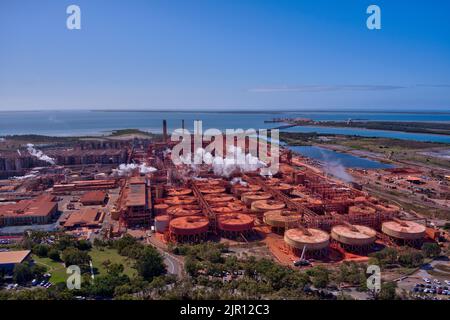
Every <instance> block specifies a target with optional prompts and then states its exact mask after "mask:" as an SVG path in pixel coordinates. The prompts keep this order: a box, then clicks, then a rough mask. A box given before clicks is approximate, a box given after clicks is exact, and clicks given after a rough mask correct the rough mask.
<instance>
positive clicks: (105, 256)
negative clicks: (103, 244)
mask: <svg viewBox="0 0 450 320" xmlns="http://www.w3.org/2000/svg"><path fill="white" fill-rule="evenodd" d="M89 255H90V256H91V258H92V264H93V265H94V268H96V269H97V271H98V272H99V273H100V274H102V273H105V272H106V268H105V266H104V265H103V263H104V262H105V261H107V260H109V261H110V262H111V263H117V264H122V265H123V267H124V271H123V273H124V274H126V275H128V276H130V277H132V276H134V275H136V273H137V272H136V269H134V263H135V262H134V261H133V260H132V259H129V258H127V257H123V256H121V255H120V254H119V253H118V252H117V250H115V249H107V248H105V249H103V248H93V249H92V250H91V251H90V252H89Z"/></svg>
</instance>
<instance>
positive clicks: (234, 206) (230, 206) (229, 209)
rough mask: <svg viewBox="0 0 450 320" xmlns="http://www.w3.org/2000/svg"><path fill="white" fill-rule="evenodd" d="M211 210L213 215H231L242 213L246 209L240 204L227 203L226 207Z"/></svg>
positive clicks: (234, 202) (214, 207)
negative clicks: (232, 213)
mask: <svg viewBox="0 0 450 320" xmlns="http://www.w3.org/2000/svg"><path fill="white" fill-rule="evenodd" d="M211 209H212V211H214V212H215V213H231V212H239V211H244V209H246V207H245V206H244V204H242V203H241V202H238V201H233V202H229V203H227V204H226V205H222V206H213V207H212V208H211Z"/></svg>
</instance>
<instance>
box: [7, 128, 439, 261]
mask: <svg viewBox="0 0 450 320" xmlns="http://www.w3.org/2000/svg"><path fill="white" fill-rule="evenodd" d="M182 125H183V127H184V122H183V124H182ZM238 138H239V137H235V138H234V139H231V141H232V145H231V149H233V150H235V151H236V150H238V151H239V152H241V153H242V154H244V155H247V154H248V145H245V146H244V150H241V149H239V148H240V147H239V145H238V143H237V141H238ZM249 139H255V140H256V141H257V143H261V141H258V137H252V138H249V137H244V140H243V141H246V142H247V143H248V142H249ZM224 141H225V140H224ZM264 141H265V140H264ZM3 143H4V144H6V143H8V142H3ZM176 143H177V142H174V141H171V139H170V138H169V135H168V130H167V122H166V121H163V134H162V136H161V137H158V138H142V137H140V138H137V137H134V138H130V139H122V140H120V141H117V140H113V139H108V138H104V139H100V141H98V142H95V141H78V142H77V143H76V144H75V145H74V144H72V143H69V144H66V145H65V144H63V143H59V144H57V145H52V146H49V147H46V148H45V149H44V150H39V149H38V148H39V146H34V145H31V144H26V145H25V149H23V150H20V149H18V150H17V152H16V153H14V154H13V153H12V152H6V153H3V152H2V154H1V162H0V163H2V164H3V165H2V166H1V167H0V173H1V174H2V175H3V177H9V179H4V180H1V181H0V187H1V189H0V190H1V192H0V201H1V205H0V227H1V228H2V232H3V234H7V235H14V234H16V235H18V234H20V233H22V232H23V231H24V230H28V229H29V228H36V227H37V230H45V231H63V232H66V233H69V234H71V235H75V236H76V237H78V238H80V239H86V240H90V241H93V240H94V239H96V238H99V239H114V238H120V237H122V236H124V235H125V234H133V232H140V234H143V235H144V237H152V239H153V240H152V241H153V242H158V243H160V244H163V245H166V246H167V245H168V244H173V245H177V244H187V245H189V244H196V243H202V242H207V241H212V242H216V243H227V244H229V245H239V244H245V245H249V246H251V245H252V244H256V243H259V244H261V243H262V244H264V245H265V246H266V248H267V249H268V251H269V252H270V253H271V255H272V257H273V259H274V260H275V261H278V262H279V263H281V264H284V265H289V266H291V265H292V263H293V262H298V261H301V262H302V263H303V264H305V265H310V264H314V263H335V262H338V261H343V260H347V259H350V260H351V259H352V258H355V257H357V258H358V259H364V257H365V259H366V260H367V256H368V254H370V253H371V252H375V251H377V250H380V248H384V247H390V246H403V245H406V246H410V247H416V248H419V247H420V246H421V245H422V244H423V243H424V241H425V242H426V241H434V240H436V235H437V234H439V231H438V230H437V229H435V228H433V226H431V225H429V224H428V223H427V220H426V219H422V218H411V215H409V214H408V212H407V211H405V210H404V209H402V208H401V207H399V206H397V205H395V204H393V203H389V202H386V201H382V200H380V199H378V198H377V197H376V196H374V195H372V194H370V193H369V192H367V191H363V190H362V188H361V187H360V186H358V185H356V184H355V183H351V182H348V181H342V180H340V179H338V178H337V177H335V176H333V175H332V174H330V173H329V172H324V171H322V170H321V169H320V168H318V167H314V166H312V165H311V163H310V161H309V160H308V159H307V158H305V157H302V156H301V155H299V154H294V153H293V152H292V151H291V150H289V149H287V148H283V147H281V149H280V152H279V159H278V162H279V170H278V172H276V173H275V174H263V171H262V168H263V167H264V165H259V166H242V165H238V164H237V163H236V162H232V161H231V162H229V163H228V165H229V166H228V167H227V168H225V167H224V166H225V164H224V163H223V162H214V161H212V162H211V161H210V162H209V163H202V164H200V165H194V164H192V162H189V161H188V162H187V163H181V164H174V162H173V161H172V158H171V152H172V150H173V148H174V146H175V145H176ZM206 146H207V142H206V141H203V142H202V144H201V147H200V150H195V149H194V144H192V148H191V150H190V151H189V152H187V153H186V154H183V155H182V156H183V157H184V158H193V157H194V156H195V155H196V154H202V155H205V152H204V151H205V149H204V148H205V147H206ZM277 147H278V146H277ZM19 148H20V147H19ZM271 148H272V146H271V145H270V144H269V148H268V152H269V153H270V150H271ZM229 149H230V145H225V146H224V150H229ZM199 151H200V152H199ZM225 154H226V152H225ZM208 156H210V157H213V158H214V157H216V155H215V154H214V153H213V154H209V155H208ZM251 157H254V158H255V159H256V160H257V161H259V160H258V154H256V155H251ZM226 160H229V159H226ZM257 163H260V164H261V161H259V162H257ZM230 164H231V165H230ZM220 166H222V167H220ZM219 167H220V168H219ZM299 259H300V260H299Z"/></svg>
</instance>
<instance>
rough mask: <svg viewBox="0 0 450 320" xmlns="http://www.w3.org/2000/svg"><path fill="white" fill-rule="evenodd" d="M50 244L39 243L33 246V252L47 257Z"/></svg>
mask: <svg viewBox="0 0 450 320" xmlns="http://www.w3.org/2000/svg"><path fill="white" fill-rule="evenodd" d="M48 250H49V246H48V245H46V244H38V245H37V246H35V247H34V248H33V252H34V253H36V254H37V255H38V256H39V257H47V254H48Z"/></svg>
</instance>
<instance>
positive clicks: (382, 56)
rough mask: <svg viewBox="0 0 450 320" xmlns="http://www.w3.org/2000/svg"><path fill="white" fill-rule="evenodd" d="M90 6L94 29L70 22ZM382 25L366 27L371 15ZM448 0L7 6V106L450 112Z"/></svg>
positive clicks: (5, 2)
mask: <svg viewBox="0 0 450 320" xmlns="http://www.w3.org/2000/svg"><path fill="white" fill-rule="evenodd" d="M70 4H77V5H79V6H80V7H81V12H82V29H81V30H68V29H67V28H66V18H67V14H66V7H67V6H68V5H70ZM370 4H377V5H379V6H380V7H381V10H382V29H381V30H376V31H371V30H368V29H367V28H366V18H367V14H366V8H367V7H368V6H369V5H370ZM449 12H450V1H446V0H441V1H439V0H434V1H433V0H431V1H430V0H428V1H425V0H414V1H412V0H409V1H407V0H395V1H392V0H391V1H380V0H371V1H364V0H345V1H344V0H342V1H336V0H328V1H325V0H314V1H312V0H311V1H302V0H292V1H289V0H270V1H269V0H146V1H144V0H142V1H139V0H129V1H118V0H108V1H107V0H89V1H84V0H71V1H65V0H41V1H37V0H30V1H23V0H1V1H0V110H18V109H97V108H120V109H126V108H130V109H138V108H145V109H152V108H153V109H158V110H166V109H227V110H228V109H240V110H244V109H256V110H268V109H274V110H280V109H285V110H288V109H292V110H301V109H316V110H317V109H323V110H329V109H355V110H375V109H388V110H423V111H428V110H431V109H434V110H450V40H449V39H450V19H449V18H448V15H449Z"/></svg>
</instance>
